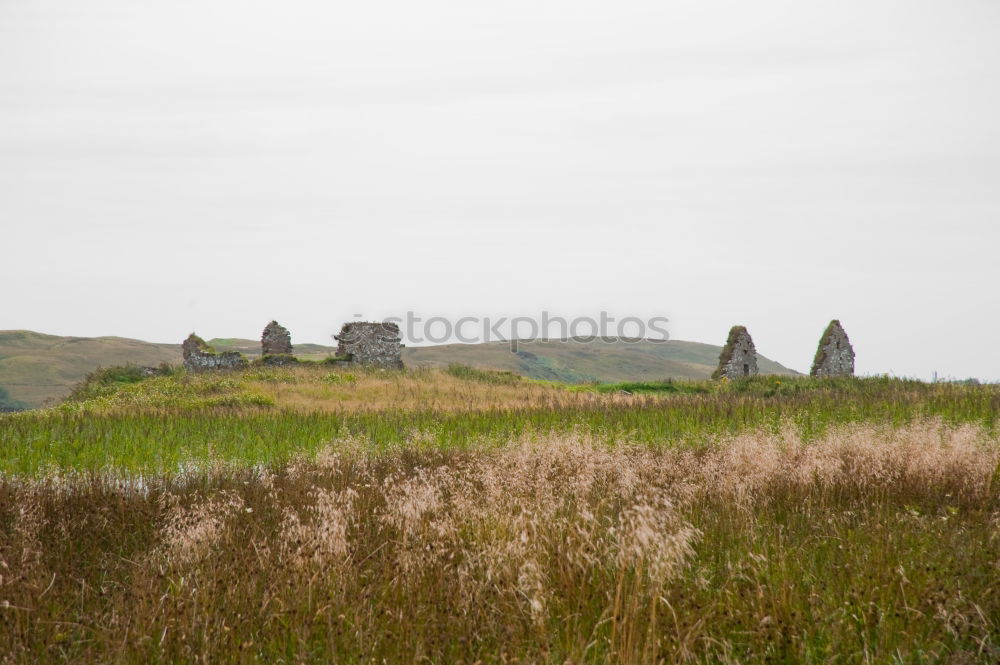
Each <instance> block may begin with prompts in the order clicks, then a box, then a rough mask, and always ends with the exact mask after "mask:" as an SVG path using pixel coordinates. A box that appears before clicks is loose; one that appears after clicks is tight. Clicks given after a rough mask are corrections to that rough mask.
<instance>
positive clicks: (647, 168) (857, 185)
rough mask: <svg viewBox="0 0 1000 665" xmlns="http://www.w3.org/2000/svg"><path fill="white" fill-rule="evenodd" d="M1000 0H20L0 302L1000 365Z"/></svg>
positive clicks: (92, 319) (13, 313) (3, 91)
mask: <svg viewBox="0 0 1000 665" xmlns="http://www.w3.org/2000/svg"><path fill="white" fill-rule="evenodd" d="M998 245H1000V3H998V2H996V0H954V1H952V2H941V1H940V0H934V1H933V2H931V1H925V0H899V1H895V0H841V1H838V2H835V3H833V2H823V3H820V2H806V1H803V0H790V1H787V2H779V1H775V0H760V1H758V2H746V1H745V0H724V1H716V0H691V1H685V2H678V1H674V0H636V1H632V2H621V1H616V2H611V1H608V2H593V1H590V0H558V1H552V0H504V1H503V2H490V3H485V2H475V1H473V0H421V1H420V2H414V1H413V0H407V1H402V0H400V1H388V0H368V1H366V2H339V1H330V0H325V1H316V2H304V1H287V0H286V1H284V2H274V1H273V0H272V1H270V2H258V1H253V0H250V1H248V0H240V1H236V0H216V1H212V0H171V1H170V2H163V1H161V0H157V1H155V2H154V1H152V0H87V1H86V2H80V1H79V0H0V253H2V256H0V278H2V286H0V289H2V291H0V292H2V299H0V303H2V304H0V329H4V328H5V329H16V328H27V329H32V330H37V331H41V332H47V333H54V334H72V335H85V336H91V335H120V336H126V337H137V338H140V339H146V340H150V341H170V342H179V341H180V340H181V339H183V337H184V336H186V335H187V333H189V332H191V331H192V330H196V331H197V332H198V333H199V334H201V335H202V336H204V337H206V338H208V337H235V336H240V337H250V338H256V337H258V336H259V335H260V331H261V329H262V328H263V326H264V324H265V323H267V321H269V320H270V319H272V318H277V319H278V320H279V321H281V322H282V323H283V324H285V325H286V326H287V327H288V328H290V329H291V331H292V334H293V341H299V342H306V341H311V342H321V343H323V342H326V343H329V341H330V340H329V335H330V334H331V333H333V332H336V330H338V329H339V327H340V324H341V322H343V321H345V320H348V319H350V318H351V317H352V316H353V315H354V314H356V313H361V314H364V315H365V316H366V317H367V318H380V317H383V316H389V315H395V314H399V313H401V312H403V311H406V310H408V309H411V310H415V311H417V312H419V313H421V314H423V315H425V316H429V315H446V316H460V315H466V314H468V315H479V316H502V315H507V316H510V315H524V316H535V315H537V314H538V313H539V312H540V311H541V310H542V309H547V310H549V311H551V312H553V313H556V314H562V315H564V316H575V315H596V314H597V313H598V312H599V311H601V310H602V309H604V310H607V311H609V312H611V313H612V314H613V315H617V316H626V315H635V316H654V315H660V316H668V317H670V319H671V321H672V324H671V326H670V330H671V334H672V336H673V337H674V338H677V339H691V340H697V341H703V342H711V343H716V344H721V343H722V342H723V341H724V340H725V337H726V333H727V331H728V329H729V327H730V326H731V325H732V324H734V323H741V324H745V325H746V326H748V328H749V329H750V332H751V334H752V335H753V337H754V340H755V341H756V344H757V348H758V350H759V351H760V352H761V353H763V354H764V355H766V356H768V357H771V358H773V359H775V360H777V361H779V362H782V363H784V364H786V365H788V366H791V367H794V368H796V369H799V370H803V371H807V370H808V369H809V364H810V362H811V359H812V355H813V353H814V351H815V345H816V343H817V341H818V339H819V336H820V334H821V333H822V331H823V329H824V327H825V326H826V324H827V322H828V321H829V320H830V319H831V318H835V317H836V318H840V319H841V321H842V322H843V324H844V326H845V328H846V329H847V332H848V334H849V335H850V336H851V338H852V340H853V342H854V344H855V348H856V350H857V354H858V360H857V364H858V371H859V372H861V373H882V372H892V373H895V374H897V375H910V376H922V377H929V376H930V375H931V373H932V372H933V371H937V372H938V373H939V374H941V375H945V376H955V377H965V376H978V377H980V378H983V379H987V380H997V379H1000V352H998V348H1000V347H998V344H1000V337H998V334H997V331H998V330H1000V310H998V305H997V293H996V290H997V286H998V284H1000V262H998V250H1000V246H998Z"/></svg>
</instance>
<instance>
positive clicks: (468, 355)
mask: <svg viewBox="0 0 1000 665" xmlns="http://www.w3.org/2000/svg"><path fill="white" fill-rule="evenodd" d="M293 341H294V340H293ZM209 343H210V344H212V345H213V346H214V347H215V348H216V349H218V350H220V351H228V350H234V351H240V352H242V353H244V354H246V355H248V356H255V355H260V342H259V341H257V340H249V339H238V338H226V339H220V338H217V339H212V340H209ZM721 350H722V349H721V347H718V346H714V345H712V344H700V343H698V342H685V341H680V340H670V341H668V342H651V341H646V340H642V341H624V340H608V341H602V340H595V341H592V342H589V343H582V342H580V341H576V340H545V341H543V340H534V341H528V342H519V343H518V350H517V352H516V353H513V352H511V350H510V346H509V344H508V343H507V342H491V343H488V344H444V345H440V346H421V347H407V348H404V349H403V362H404V363H405V364H406V365H407V366H410V367H447V366H448V365H449V364H451V363H462V364H465V365H472V366H474V367H484V368H492V369H505V370H510V371H513V372H517V373H518V374H522V375H524V376H528V377H531V378H536V379H549V380H554V381H565V382H569V383H582V382H587V381H598V382H619V381H647V380H656V379H666V378H677V379H707V378H708V377H709V375H710V374H711V373H712V370H714V369H715V366H716V364H717V363H718V360H719V353H720V351H721ZM334 351H335V347H332V346H324V345H321V344H295V353H296V355H297V356H299V357H301V358H306V359H311V360H319V359H322V358H325V357H327V356H328V355H331V354H332V353H333V352H334ZM163 362H167V363H172V364H176V363H180V362H181V347H180V344H156V343H152V342H143V341H140V340H135V339H127V338H124V337H60V336H57V335H45V334H42V333H36V332H31V331H27V330H7V331H0V387H3V388H5V389H6V391H7V392H8V393H9V395H10V399H11V400H14V401H19V402H22V403H24V404H27V405H29V406H32V407H37V406H43V405H45V404H47V403H53V402H55V401H58V400H59V399H61V398H63V397H65V396H66V395H67V394H68V393H69V391H70V389H71V388H72V387H73V386H74V385H75V384H76V383H77V382H78V381H80V380H81V379H83V377H85V376H86V375H87V374H88V373H90V372H91V371H93V370H94V369H96V368H98V367H110V366H112V365H123V364H126V363H134V364H136V365H144V366H156V365H159V364H160V363H163ZM758 364H759V366H760V371H761V373H763V374H796V372H795V371H794V370H790V369H788V368H787V367H784V366H783V365H780V364H778V363H776V362H774V361H772V360H769V359H767V358H764V357H763V356H761V357H760V358H759V359H758Z"/></svg>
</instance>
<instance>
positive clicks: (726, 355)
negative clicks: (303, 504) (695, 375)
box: [712, 326, 758, 379]
mask: <svg viewBox="0 0 1000 665" xmlns="http://www.w3.org/2000/svg"><path fill="white" fill-rule="evenodd" d="M757 372H758V370H757V349H756V347H754V345H753V339H752V338H751V337H750V333H749V332H747V329H746V328H745V327H743V326H733V327H732V329H730V331H729V339H728V340H726V345H725V346H724V347H722V353H721V354H719V367H718V369H716V370H715V372H713V373H712V378H713V379H742V378H746V377H749V376H757Z"/></svg>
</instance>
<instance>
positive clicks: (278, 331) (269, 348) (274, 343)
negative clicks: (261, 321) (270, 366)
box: [260, 321, 292, 356]
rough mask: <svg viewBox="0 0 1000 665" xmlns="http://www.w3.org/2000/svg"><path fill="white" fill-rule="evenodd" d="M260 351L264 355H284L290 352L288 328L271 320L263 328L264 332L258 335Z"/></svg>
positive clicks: (290, 338)
mask: <svg viewBox="0 0 1000 665" xmlns="http://www.w3.org/2000/svg"><path fill="white" fill-rule="evenodd" d="M260 346H261V352H262V353H263V354H264V355H265V356H284V355H291V354H292V336H291V335H290V334H289V332H288V328H285V327H284V326H283V325H281V324H279V323H278V322H277V321H271V322H270V323H269V324H267V326H266V327H265V328H264V333H263V334H262V335H261V337H260Z"/></svg>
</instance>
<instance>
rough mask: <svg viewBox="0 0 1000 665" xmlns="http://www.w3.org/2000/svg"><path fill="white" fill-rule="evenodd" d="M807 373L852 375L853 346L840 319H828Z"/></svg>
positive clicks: (816, 374)
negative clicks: (828, 323) (828, 321)
mask: <svg viewBox="0 0 1000 665" xmlns="http://www.w3.org/2000/svg"><path fill="white" fill-rule="evenodd" d="M809 375H810V376H854V347H853V346H851V340H850V339H849V338H848V337H847V333H846V332H845V331H844V327H843V326H842V325H840V321H838V320H836V319H834V320H833V321H830V325H828V326H827V327H826V330H825V331H824V332H823V337H821V338H820V340H819V348H817V349H816V358H815V359H814V360H813V366H812V370H810V371H809Z"/></svg>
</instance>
